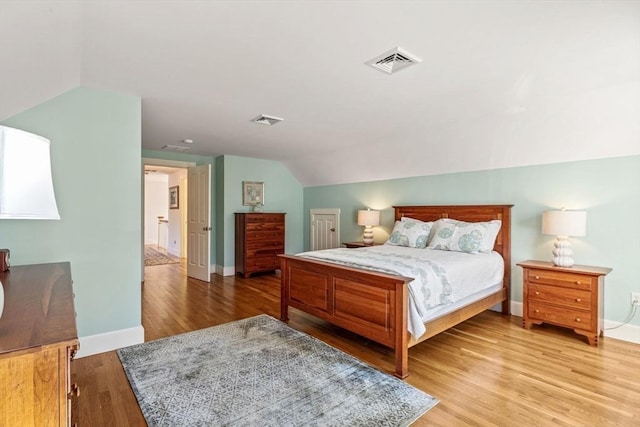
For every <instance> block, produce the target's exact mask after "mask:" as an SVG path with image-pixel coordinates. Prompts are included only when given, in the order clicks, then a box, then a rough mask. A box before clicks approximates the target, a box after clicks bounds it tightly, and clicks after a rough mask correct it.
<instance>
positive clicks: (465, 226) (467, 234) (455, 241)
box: [428, 218, 502, 253]
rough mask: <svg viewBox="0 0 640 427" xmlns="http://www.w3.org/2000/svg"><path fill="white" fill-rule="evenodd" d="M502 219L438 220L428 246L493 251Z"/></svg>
mask: <svg viewBox="0 0 640 427" xmlns="http://www.w3.org/2000/svg"><path fill="white" fill-rule="evenodd" d="M501 225H502V221H500V220H499V219H494V220H491V221H485V222H464V221H458V220H455V219H451V218H443V219H439V220H438V221H436V223H435V225H434V227H433V229H434V233H433V237H432V238H431V240H430V241H429V245H428V247H429V248H431V249H440V250H445V251H457V252H467V253H478V252H491V251H492V250H493V245H494V244H495V241H496V237H497V236H498V232H499V231H500V227H501Z"/></svg>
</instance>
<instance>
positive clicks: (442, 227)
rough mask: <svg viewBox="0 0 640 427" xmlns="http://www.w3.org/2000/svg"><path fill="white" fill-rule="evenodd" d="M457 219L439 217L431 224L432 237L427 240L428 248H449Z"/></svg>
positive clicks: (448, 249)
mask: <svg viewBox="0 0 640 427" xmlns="http://www.w3.org/2000/svg"><path fill="white" fill-rule="evenodd" d="M457 222H458V221H455V220H450V219H439V220H437V221H436V222H435V224H434V225H433V237H431V240H430V241H429V246H427V247H428V248H431V249H439V250H443V251H450V250H451V238H452V237H453V232H454V230H455V228H456V223H457Z"/></svg>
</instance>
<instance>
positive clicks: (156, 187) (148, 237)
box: [144, 173, 169, 247]
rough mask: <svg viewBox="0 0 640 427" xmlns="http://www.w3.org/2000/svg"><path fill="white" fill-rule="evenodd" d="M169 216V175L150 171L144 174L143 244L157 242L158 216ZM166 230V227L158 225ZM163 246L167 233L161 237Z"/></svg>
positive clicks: (154, 243) (164, 245)
mask: <svg viewBox="0 0 640 427" xmlns="http://www.w3.org/2000/svg"><path fill="white" fill-rule="evenodd" d="M159 216H163V217H165V219H168V218H169V176H168V175H165V174H160V173H150V174H148V175H145V176H144V244H145V245H156V244H158V228H159V227H158V217H159ZM160 229H161V232H162V230H166V227H165V226H163V227H160ZM165 233H166V231H165ZM161 243H162V246H163V247H166V244H167V234H164V235H163V236H162V239H161Z"/></svg>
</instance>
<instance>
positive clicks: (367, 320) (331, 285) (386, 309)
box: [280, 205, 512, 378]
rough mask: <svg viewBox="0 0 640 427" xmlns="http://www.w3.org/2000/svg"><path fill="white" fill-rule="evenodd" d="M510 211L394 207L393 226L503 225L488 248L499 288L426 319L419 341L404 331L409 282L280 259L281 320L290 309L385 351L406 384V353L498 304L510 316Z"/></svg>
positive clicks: (337, 266)
mask: <svg viewBox="0 0 640 427" xmlns="http://www.w3.org/2000/svg"><path fill="white" fill-rule="evenodd" d="M511 207H512V205H451V206H394V212H395V220H396V221H400V220H402V218H403V217H406V218H412V219H416V220H420V221H425V222H426V221H436V220H438V219H441V218H451V219H456V220H459V221H465V222H483V221H491V220H494V219H498V220H501V222H502V226H501V228H500V231H499V233H498V235H497V237H496V239H495V243H494V247H493V250H494V251H495V252H497V253H498V254H500V256H501V257H502V259H503V260H504V274H503V278H502V283H501V284H500V285H499V286H497V287H494V289H491V290H490V291H489V292H488V293H487V292H484V293H482V295H481V297H480V298H479V299H478V298H476V299H473V300H470V301H466V302H465V303H464V305H461V306H460V305H458V306H456V307H455V308H454V309H453V310H446V311H444V312H442V313H439V314H438V315H436V316H435V317H433V318H431V319H430V320H428V321H427V322H425V323H424V327H425V328H426V332H425V333H423V334H422V335H420V336H419V337H418V338H416V337H414V336H413V335H412V334H411V333H410V332H409V330H408V317H409V315H408V313H409V298H408V294H409V290H408V284H409V283H410V282H411V281H413V278H411V277H409V276H400V275H396V274H389V273H385V272H379V271H371V270H363V269H361V268H354V267H351V266H345V265H340V264H335V263H331V262H326V261H321V260H315V259H310V258H307V257H302V256H297V255H280V258H281V307H280V320H282V321H284V322H287V321H288V320H289V307H294V308H296V309H298V310H301V311H303V312H305V313H308V314H311V315H313V316H316V317H318V318H320V319H323V320H325V321H327V322H329V323H332V324H334V325H336V326H339V327H342V328H344V329H346V330H349V331H351V332H354V333H356V334H359V335H362V336H364V337H366V338H369V339H371V340H373V341H375V342H378V343H380V344H382V345H385V346H387V347H390V348H392V349H393V350H394V353H395V371H394V374H395V375H396V376H397V377H400V378H406V377H407V375H408V374H409V368H408V364H409V348H410V347H412V346H414V345H416V344H418V343H420V342H422V341H425V340H427V339H429V338H431V337H433V336H434V335H437V334H439V333H440V332H442V331H445V330H447V329H449V328H451V327H452V326H455V325H457V324H458V323H461V322H463V321H465V320H467V319H469V318H471V317H473V316H475V315H476V314H478V313H480V312H482V311H484V310H486V309H488V308H491V307H493V306H495V305H497V304H501V311H502V313H503V314H505V315H508V314H510V307H509V305H510V291H509V286H510V280H511ZM350 250H358V249H350Z"/></svg>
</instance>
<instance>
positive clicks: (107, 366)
mask: <svg viewBox="0 0 640 427" xmlns="http://www.w3.org/2000/svg"><path fill="white" fill-rule="evenodd" d="M260 313H267V314H269V315H271V316H273V317H276V318H277V317H278V314H279V279H278V278H276V277H275V276H273V275H269V276H260V277H254V278H250V279H242V278H238V277H225V278H223V277H220V276H214V279H213V281H212V282H211V283H210V284H206V283H203V282H200V281H198V280H194V279H187V278H186V277H185V275H184V264H170V265H162V266H152V267H147V268H146V272H145V283H144V285H143V297H142V324H143V326H144V329H145V340H147V341H149V340H154V339H157V338H162V337H166V336H170V335H175V334H179V333H183V332H188V331H192V330H196V329H201V328H206V327H209V326H213V325H217V324H221V323H226V322H229V321H232V320H237V319H242V318H246V317H250V316H254V315H257V314H260ZM290 316H291V320H290V322H289V324H290V325H291V326H292V327H294V328H296V329H298V330H301V331H304V332H306V333H308V334H310V335H313V336H315V337H318V338H320V339H321V340H323V341H325V342H327V343H329V344H331V345H333V346H334V347H337V348H339V349H341V350H343V351H345V352H347V353H350V354H352V355H354V356H356V357H358V358H360V359H361V360H363V361H365V362H367V363H369V364H371V365H374V366H376V367H378V368H381V369H383V370H386V371H392V370H393V367H394V359H393V352H392V351H391V350H389V349H387V348H385V347H382V346H380V345H378V344H376V343H373V342H371V341H369V340H366V339H364V338H361V337H359V336H357V335H354V334H351V333H349V332H347V331H344V330H342V329H340V328H337V327H333V326H331V325H328V324H326V323H324V322H322V321H320V320H317V319H315V318H313V317H311V316H309V315H306V314H304V313H301V312H299V311H297V310H295V309H291V310H290ZM521 325H522V319H521V318H520V317H511V318H508V317H504V316H502V315H500V314H499V313H493V312H484V313H482V314H480V315H478V316H476V317H474V318H472V319H470V320H468V321H466V322H464V323H462V324H460V325H459V326H457V327H455V328H452V329H450V330H448V331H446V332H443V333H442V334H439V335H437V336H435V337H433V338H432V339H430V340H428V341H426V342H424V343H421V344H419V345H417V346H415V347H413V348H412V349H411V350H410V351H409V370H410V375H409V377H408V378H407V380H406V381H407V382H408V383H410V384H412V385H414V386H415V387H417V388H419V389H421V390H424V391H425V392H427V393H429V394H431V395H432V396H435V397H437V398H438V399H440V403H439V404H438V405H437V406H436V407H435V408H434V409H432V410H431V411H429V412H427V413H426V414H425V415H424V416H423V417H422V418H421V419H419V420H418V421H417V422H416V423H415V424H414V425H416V426H423V425H425V426H426V425H429V426H464V425H475V426H551V425H553V426H639V425H640V345H637V344H631V343H628V342H624V341H619V340H615V339H612V338H603V339H602V340H601V341H600V345H599V346H598V347H591V346H589V345H587V344H586V340H585V339H584V337H581V336H578V335H575V334H573V333H572V332H571V331H569V330H565V329H562V328H555V327H550V326H542V327H535V326H534V327H533V328H532V329H531V330H530V331H528V330H525V329H523V328H522V326H521ZM72 381H73V382H77V383H78V384H79V385H80V390H81V395H80V398H79V399H78V403H77V404H75V405H74V407H73V408H72V414H73V419H74V422H78V425H79V426H144V425H145V422H144V418H143V417H142V414H141V412H140V409H139V407H138V405H137V402H136V399H135V396H134V395H133V392H132V391H131V389H130V387H129V383H128V381H127V379H126V376H125V374H124V371H123V369H122V365H121V364H120V361H119V359H118V356H117V355H116V353H115V352H114V351H111V352H107V353H102V354H99V355H95V356H89V357H85V358H81V359H77V360H75V361H74V362H73V363H72Z"/></svg>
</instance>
